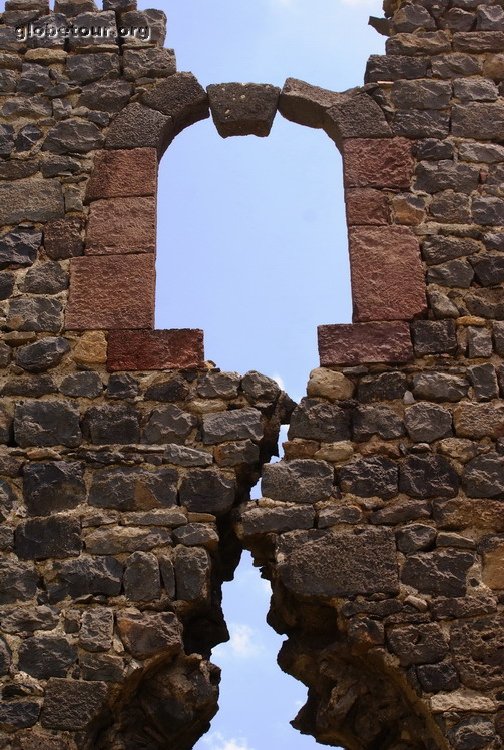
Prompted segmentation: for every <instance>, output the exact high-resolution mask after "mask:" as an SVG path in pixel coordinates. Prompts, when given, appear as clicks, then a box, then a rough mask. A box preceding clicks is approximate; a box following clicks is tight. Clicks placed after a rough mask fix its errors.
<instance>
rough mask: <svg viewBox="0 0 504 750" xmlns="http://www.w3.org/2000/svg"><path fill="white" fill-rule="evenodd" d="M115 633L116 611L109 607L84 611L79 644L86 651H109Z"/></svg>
mask: <svg viewBox="0 0 504 750" xmlns="http://www.w3.org/2000/svg"><path fill="white" fill-rule="evenodd" d="M113 634H114V612H113V610H112V609H110V608H108V607H94V608H93V609H88V610H87V611H85V612H83V613H82V623H81V628H80V632H79V646H80V647H81V648H84V649H86V651H108V650H109V649H110V648H111V646H112V637H113Z"/></svg>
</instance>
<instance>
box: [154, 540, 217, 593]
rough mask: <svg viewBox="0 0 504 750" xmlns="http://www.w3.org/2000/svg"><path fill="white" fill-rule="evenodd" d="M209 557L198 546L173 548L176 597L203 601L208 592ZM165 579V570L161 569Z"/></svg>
mask: <svg viewBox="0 0 504 750" xmlns="http://www.w3.org/2000/svg"><path fill="white" fill-rule="evenodd" d="M209 573H210V568H209V557H208V553H207V552H206V550H204V549H201V548H200V547H183V546H182V545H179V546H178V547H176V548H175V589H176V594H175V596H176V598H177V599H181V600H183V601H187V602H196V601H204V600H205V599H207V597H208V594H209V582H210V581H209V577H210V576H209ZM163 580H164V581H165V586H166V579H165V572H164V571H163Z"/></svg>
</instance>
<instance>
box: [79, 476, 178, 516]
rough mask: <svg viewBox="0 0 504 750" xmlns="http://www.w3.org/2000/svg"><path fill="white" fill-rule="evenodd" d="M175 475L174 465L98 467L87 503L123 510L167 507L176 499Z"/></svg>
mask: <svg viewBox="0 0 504 750" xmlns="http://www.w3.org/2000/svg"><path fill="white" fill-rule="evenodd" d="M177 479H178V476H177V472H176V471H175V470H174V469H157V470H156V471H145V470H142V469H134V468H129V467H127V468H124V469H101V470H99V471H97V472H95V474H94V476H93V481H92V484H91V489H90V491H89V504H90V505H94V506H96V507H98V508H114V509H116V510H123V511H124V510H138V511H139V510H152V509H153V508H168V507H171V506H173V505H175V504H176V502H177Z"/></svg>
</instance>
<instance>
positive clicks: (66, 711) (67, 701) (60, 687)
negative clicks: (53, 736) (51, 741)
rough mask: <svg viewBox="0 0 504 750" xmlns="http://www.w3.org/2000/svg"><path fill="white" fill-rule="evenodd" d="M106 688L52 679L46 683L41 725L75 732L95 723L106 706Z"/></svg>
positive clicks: (83, 682)
mask: <svg viewBox="0 0 504 750" xmlns="http://www.w3.org/2000/svg"><path fill="white" fill-rule="evenodd" d="M106 697H107V685H106V683H104V682H85V681H81V680H65V679H58V678H54V677H53V678H51V679H50V680H49V682H48V684H47V688H46V696H45V701H44V706H43V709H42V716H41V723H42V726H44V727H49V728H50V729H66V730H69V731H72V732H75V731H76V730H79V729H85V728H86V727H87V726H88V725H89V724H90V723H91V722H92V721H94V720H96V719H97V718H98V716H99V714H100V713H101V711H102V710H103V709H104V707H105V700H106Z"/></svg>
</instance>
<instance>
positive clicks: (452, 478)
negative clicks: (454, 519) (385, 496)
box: [399, 456, 459, 498]
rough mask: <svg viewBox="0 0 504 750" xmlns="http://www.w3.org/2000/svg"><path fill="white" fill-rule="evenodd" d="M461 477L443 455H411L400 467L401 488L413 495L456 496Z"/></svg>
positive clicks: (425, 496)
mask: <svg viewBox="0 0 504 750" xmlns="http://www.w3.org/2000/svg"><path fill="white" fill-rule="evenodd" d="M458 487H459V478H458V474H457V472H456V471H455V469H454V468H453V467H452V465H451V464H450V462H449V461H448V459H446V458H444V457H443V456H426V457H423V456H409V457H408V458H406V459H405V460H404V462H403V463H402V465H401V466H400V469H399V490H400V491H401V492H404V493H405V494H406V495H411V496H413V497H422V498H428V497H436V496H437V497H454V496H455V495H456V494H457V492H458Z"/></svg>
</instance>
